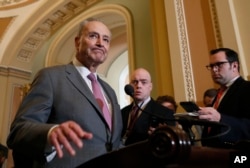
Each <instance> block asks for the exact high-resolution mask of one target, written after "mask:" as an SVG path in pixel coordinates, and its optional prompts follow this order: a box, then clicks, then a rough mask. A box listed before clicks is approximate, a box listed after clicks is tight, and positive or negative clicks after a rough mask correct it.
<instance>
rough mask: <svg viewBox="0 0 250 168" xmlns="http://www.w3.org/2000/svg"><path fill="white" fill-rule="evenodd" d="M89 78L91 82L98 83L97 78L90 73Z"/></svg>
mask: <svg viewBox="0 0 250 168" xmlns="http://www.w3.org/2000/svg"><path fill="white" fill-rule="evenodd" d="M87 77H88V78H89V80H91V81H92V82H93V81H96V77H95V75H94V74H93V73H90V74H89V75H88V76H87Z"/></svg>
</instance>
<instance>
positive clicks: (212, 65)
mask: <svg viewBox="0 0 250 168" xmlns="http://www.w3.org/2000/svg"><path fill="white" fill-rule="evenodd" d="M226 63H231V62H229V61H222V62H216V63H214V64H209V65H207V66H206V68H207V69H208V70H209V71H211V70H213V69H214V68H215V69H221V68H222V66H223V65H224V64H226Z"/></svg>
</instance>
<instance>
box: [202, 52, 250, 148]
mask: <svg viewBox="0 0 250 168" xmlns="http://www.w3.org/2000/svg"><path fill="white" fill-rule="evenodd" d="M209 60H210V64H209V65H207V68H208V70H210V72H211V76H212V78H213V80H214V82H215V83H217V84H219V85H220V89H219V91H218V94H217V96H216V97H215V99H214V102H213V107H204V108H201V110H200V111H199V113H200V116H199V118H200V119H205V120H208V121H215V122H219V123H222V124H226V125H228V126H230V128H231V130H230V131H229V132H228V133H226V134H225V135H222V136H218V137H216V138H213V139H207V140H204V141H203V145H204V146H212V147H221V148H230V147H233V145H235V144H236V143H237V142H239V141H244V140H250V82H249V81H246V80H244V79H243V77H241V76H240V63H239V58H238V54H237V53H236V52H235V51H233V50H231V49H229V48H219V49H215V50H211V51H210V57H209ZM222 91H223V92H222ZM225 131H226V128H224V127H222V128H220V127H211V128H209V129H204V132H203V138H208V137H211V136H217V135H219V134H224V133H225Z"/></svg>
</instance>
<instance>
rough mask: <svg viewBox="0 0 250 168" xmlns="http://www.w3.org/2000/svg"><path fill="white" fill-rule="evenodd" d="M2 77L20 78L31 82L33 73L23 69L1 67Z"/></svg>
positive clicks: (0, 73)
mask: <svg viewBox="0 0 250 168" xmlns="http://www.w3.org/2000/svg"><path fill="white" fill-rule="evenodd" d="M0 76H8V77H18V78H22V79H26V80H29V79H30V78H31V72H30V71H27V70H23V69H17V68H15V67H6V66H2V65H0Z"/></svg>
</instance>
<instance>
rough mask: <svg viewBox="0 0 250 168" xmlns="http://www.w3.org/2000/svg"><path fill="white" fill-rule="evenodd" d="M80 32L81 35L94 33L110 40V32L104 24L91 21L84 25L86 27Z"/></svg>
mask: <svg viewBox="0 0 250 168" xmlns="http://www.w3.org/2000/svg"><path fill="white" fill-rule="evenodd" d="M82 32H83V33H90V32H95V33H98V34H99V35H101V36H106V37H109V38H111V32H110V30H109V28H108V27H107V26H106V25H105V24H103V23H102V22H99V21H91V22H88V23H86V25H85V26H84V27H83V30H82Z"/></svg>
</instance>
